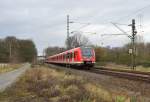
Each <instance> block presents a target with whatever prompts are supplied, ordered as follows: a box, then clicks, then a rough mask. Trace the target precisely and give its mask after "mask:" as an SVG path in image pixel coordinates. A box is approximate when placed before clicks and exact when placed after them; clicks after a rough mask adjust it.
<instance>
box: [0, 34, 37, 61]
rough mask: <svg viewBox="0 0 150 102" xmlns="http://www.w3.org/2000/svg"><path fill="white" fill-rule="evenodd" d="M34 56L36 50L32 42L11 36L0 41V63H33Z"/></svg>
mask: <svg viewBox="0 0 150 102" xmlns="http://www.w3.org/2000/svg"><path fill="white" fill-rule="evenodd" d="M36 56H37V50H36V47H35V44H34V42H33V41H32V40H28V39H27V40H24V39H17V38H16V37H13V36H9V37H6V38H4V39H0V62H5V63H7V62H11V63H20V62H33V61H34V60H35V58H36Z"/></svg>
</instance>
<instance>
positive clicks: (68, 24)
mask: <svg viewBox="0 0 150 102" xmlns="http://www.w3.org/2000/svg"><path fill="white" fill-rule="evenodd" d="M68 43H69V15H67V49H68V48H69V46H68Z"/></svg>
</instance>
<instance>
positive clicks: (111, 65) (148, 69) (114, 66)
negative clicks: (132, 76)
mask: <svg viewBox="0 0 150 102" xmlns="http://www.w3.org/2000/svg"><path fill="white" fill-rule="evenodd" d="M97 66H104V67H107V68H111V69H120V70H132V68H131V66H126V65H118V64H115V63H105V64H104V65H101V64H99V63H98V64H97ZM135 70H136V71H142V72H150V67H143V66H136V69H135Z"/></svg>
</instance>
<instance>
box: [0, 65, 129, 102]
mask: <svg viewBox="0 0 150 102" xmlns="http://www.w3.org/2000/svg"><path fill="white" fill-rule="evenodd" d="M117 97H119V95H115V94H113V93H111V92H109V91H108V90H106V89H104V88H103V87H102V86H100V85H96V84H93V83H89V82H88V81H87V80H85V79H84V78H83V77H80V76H75V75H72V74H70V73H68V72H65V71H57V70H54V69H49V68H44V67H41V68H33V69H29V70H28V71H27V72H26V73H25V74H24V75H23V76H22V77H21V78H20V80H19V81H17V82H16V83H15V84H13V85H12V86H11V87H9V88H7V89H6V90H5V91H4V92H1V93H0V102H128V97H126V96H125V95H124V96H121V98H122V97H123V99H124V100H123V101H117V100H118V99H117ZM119 99H120V98H119Z"/></svg>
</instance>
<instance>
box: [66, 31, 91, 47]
mask: <svg viewBox="0 0 150 102" xmlns="http://www.w3.org/2000/svg"><path fill="white" fill-rule="evenodd" d="M89 45H90V42H89V40H88V38H87V37H85V36H84V35H82V34H81V33H76V34H74V35H73V36H70V37H69V38H68V39H67V40H66V46H67V48H68V49H71V48H75V47H80V46H89Z"/></svg>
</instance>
